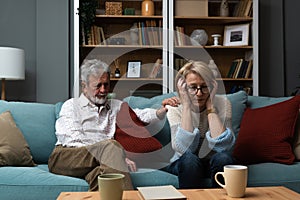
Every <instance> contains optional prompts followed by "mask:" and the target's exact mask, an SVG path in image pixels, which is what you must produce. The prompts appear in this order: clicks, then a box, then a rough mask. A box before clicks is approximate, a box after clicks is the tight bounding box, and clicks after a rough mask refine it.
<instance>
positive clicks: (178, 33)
mask: <svg viewBox="0 0 300 200" xmlns="http://www.w3.org/2000/svg"><path fill="white" fill-rule="evenodd" d="M174 39H175V41H174V42H175V43H174V44H175V46H186V45H188V44H189V37H187V36H186V35H185V34H184V27H182V26H176V27H175V32H174Z"/></svg>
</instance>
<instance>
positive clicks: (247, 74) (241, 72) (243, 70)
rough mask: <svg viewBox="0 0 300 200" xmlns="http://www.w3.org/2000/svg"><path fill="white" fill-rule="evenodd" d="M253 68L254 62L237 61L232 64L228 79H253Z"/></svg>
mask: <svg viewBox="0 0 300 200" xmlns="http://www.w3.org/2000/svg"><path fill="white" fill-rule="evenodd" d="M252 68H253V60H245V59H243V58H240V59H235V60H233V61H232V63H231V66H230V68H229V71H228V73H227V76H226V78H251V77H252Z"/></svg>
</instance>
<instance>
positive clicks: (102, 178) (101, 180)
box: [98, 173, 125, 200]
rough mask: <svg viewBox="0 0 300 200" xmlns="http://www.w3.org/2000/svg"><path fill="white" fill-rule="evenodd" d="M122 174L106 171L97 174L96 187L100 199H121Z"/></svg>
mask: <svg viewBox="0 0 300 200" xmlns="http://www.w3.org/2000/svg"><path fill="white" fill-rule="evenodd" d="M124 178H125V176H124V175H123V174H118V173H108V174H102V175H99V176H98V187H99V192H100V197H101V200H121V199H122V196H123V187H124Z"/></svg>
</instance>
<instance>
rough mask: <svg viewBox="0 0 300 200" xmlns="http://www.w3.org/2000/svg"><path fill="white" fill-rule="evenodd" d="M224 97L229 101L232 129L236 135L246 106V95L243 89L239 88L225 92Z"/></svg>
mask: <svg viewBox="0 0 300 200" xmlns="http://www.w3.org/2000/svg"><path fill="white" fill-rule="evenodd" d="M226 97H227V98H228V100H229V101H230V102H231V107H232V130H233V132H234V134H235V135H236V136H237V135H238V132H239V131H240V124H241V121H242V117H243V114H244V111H245V109H246V106H247V101H248V95H247V93H246V92H245V91H243V90H241V91H238V92H236V93H233V94H227V95H226Z"/></svg>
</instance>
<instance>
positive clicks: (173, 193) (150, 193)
mask: <svg viewBox="0 0 300 200" xmlns="http://www.w3.org/2000/svg"><path fill="white" fill-rule="evenodd" d="M137 190H138V193H139V195H140V197H141V198H142V199H143V200H159V199H160V200H167V199H169V200H172V199H173V200H186V199H187V198H186V196H185V195H183V194H182V193H181V192H180V191H178V190H177V189H176V188H175V187H174V186H172V185H164V186H147V187H137Z"/></svg>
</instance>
